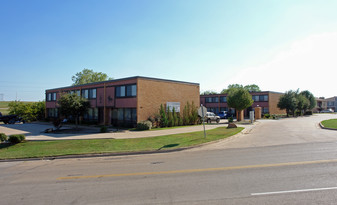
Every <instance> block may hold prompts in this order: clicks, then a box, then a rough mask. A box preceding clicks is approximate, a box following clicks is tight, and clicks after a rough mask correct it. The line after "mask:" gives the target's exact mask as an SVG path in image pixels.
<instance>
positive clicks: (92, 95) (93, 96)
mask: <svg viewBox="0 0 337 205" xmlns="http://www.w3.org/2000/svg"><path fill="white" fill-rule="evenodd" d="M89 98H90V99H96V88H95V89H90V90H89Z"/></svg>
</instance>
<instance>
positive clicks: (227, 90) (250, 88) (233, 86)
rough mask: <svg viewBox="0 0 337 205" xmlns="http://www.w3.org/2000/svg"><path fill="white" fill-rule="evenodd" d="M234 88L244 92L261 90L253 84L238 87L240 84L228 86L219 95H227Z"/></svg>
mask: <svg viewBox="0 0 337 205" xmlns="http://www.w3.org/2000/svg"><path fill="white" fill-rule="evenodd" d="M234 88H244V89H246V90H248V92H260V91H261V89H260V87H259V86H258V85H255V84H251V85H246V86H243V85H240V84H230V85H228V87H227V89H223V90H222V91H221V94H228V93H229V92H230V90H231V89H234Z"/></svg>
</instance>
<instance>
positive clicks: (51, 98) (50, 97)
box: [47, 93, 56, 101]
mask: <svg viewBox="0 0 337 205" xmlns="http://www.w3.org/2000/svg"><path fill="white" fill-rule="evenodd" d="M47 101H56V93H47Z"/></svg>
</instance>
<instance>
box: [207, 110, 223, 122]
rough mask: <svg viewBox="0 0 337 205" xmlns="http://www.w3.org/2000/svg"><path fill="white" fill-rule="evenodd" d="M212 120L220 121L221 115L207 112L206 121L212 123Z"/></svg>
mask: <svg viewBox="0 0 337 205" xmlns="http://www.w3.org/2000/svg"><path fill="white" fill-rule="evenodd" d="M212 121H215V122H216V123H219V122H220V117H219V116H217V115H215V114H214V113H213V112H207V113H206V122H207V123H211V122H212Z"/></svg>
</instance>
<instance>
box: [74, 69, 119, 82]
mask: <svg viewBox="0 0 337 205" xmlns="http://www.w3.org/2000/svg"><path fill="white" fill-rule="evenodd" d="M71 80H72V81H73V82H74V83H73V85H82V84H87V83H95V82H100V81H105V80H112V78H109V77H108V75H107V74H105V73H102V72H94V71H93V70H90V69H87V68H84V69H83V70H82V71H81V72H78V73H76V74H75V75H74V76H72V78H71Z"/></svg>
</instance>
